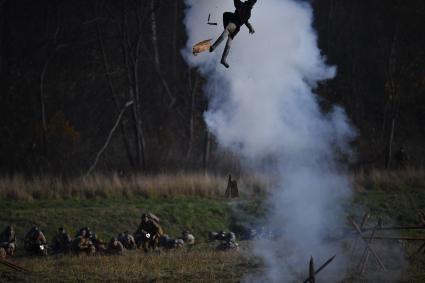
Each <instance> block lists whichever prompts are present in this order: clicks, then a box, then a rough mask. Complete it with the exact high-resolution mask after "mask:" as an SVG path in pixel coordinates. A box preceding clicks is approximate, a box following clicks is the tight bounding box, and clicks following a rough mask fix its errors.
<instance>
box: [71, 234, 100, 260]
mask: <svg viewBox="0 0 425 283" xmlns="http://www.w3.org/2000/svg"><path fill="white" fill-rule="evenodd" d="M71 248H72V251H73V252H74V253H76V254H80V253H86V254H89V255H92V254H94V253H96V247H95V246H94V244H93V243H92V241H91V240H90V237H89V235H88V233H87V230H86V229H80V231H78V233H77V236H76V237H75V239H74V240H73V241H72V244H71Z"/></svg>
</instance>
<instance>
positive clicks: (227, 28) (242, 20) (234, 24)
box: [210, 0, 257, 68]
mask: <svg viewBox="0 0 425 283" xmlns="http://www.w3.org/2000/svg"><path fill="white" fill-rule="evenodd" d="M233 1H234V4H235V8H236V11H235V12H234V13H231V12H226V13H224V14H223V25H224V31H223V33H222V34H221V36H220V37H219V38H218V39H217V41H216V42H215V43H214V44H213V45H212V46H211V47H210V52H213V51H214V50H215V49H216V48H217V47H218V46H219V45H220V43H221V42H223V40H224V39H225V38H226V37H227V43H226V47H225V48H224V52H223V56H222V57H221V64H223V66H225V67H226V68H229V64H228V63H227V55H229V51H230V48H231V46H232V41H233V39H234V38H235V36H236V35H237V34H238V32H239V31H240V29H241V26H243V25H246V26H247V28H248V29H249V33H251V34H253V33H254V32H255V30H254V28H253V27H252V25H251V23H250V22H249V18H250V17H251V10H252V8H253V7H254V5H255V3H256V2H257V0H247V1H245V2H242V1H241V0H233Z"/></svg>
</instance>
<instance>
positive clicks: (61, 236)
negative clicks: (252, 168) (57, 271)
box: [52, 227, 72, 253]
mask: <svg viewBox="0 0 425 283" xmlns="http://www.w3.org/2000/svg"><path fill="white" fill-rule="evenodd" d="M71 243H72V238H71V236H70V235H69V234H68V233H67V232H66V230H65V229H64V228H62V227H60V228H59V229H58V233H57V234H56V235H55V237H54V238H53V241H52V250H53V252H54V253H68V252H69V251H70V249H71Z"/></svg>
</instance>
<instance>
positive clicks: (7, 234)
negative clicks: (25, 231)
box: [0, 226, 16, 256]
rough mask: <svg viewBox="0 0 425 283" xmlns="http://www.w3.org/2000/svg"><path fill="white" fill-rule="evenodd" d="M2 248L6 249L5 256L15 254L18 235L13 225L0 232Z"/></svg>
mask: <svg viewBox="0 0 425 283" xmlns="http://www.w3.org/2000/svg"><path fill="white" fill-rule="evenodd" d="M0 248H3V249H4V252H5V256H6V255H8V256H13V255H14V253H15V249H16V235H15V231H13V228H12V226H7V227H6V229H4V230H3V232H2V233H1V234H0Z"/></svg>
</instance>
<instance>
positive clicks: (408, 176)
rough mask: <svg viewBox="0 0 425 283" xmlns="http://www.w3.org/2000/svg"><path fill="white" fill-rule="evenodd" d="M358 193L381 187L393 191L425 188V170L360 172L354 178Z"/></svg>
mask: <svg viewBox="0 0 425 283" xmlns="http://www.w3.org/2000/svg"><path fill="white" fill-rule="evenodd" d="M353 179H354V180H353V181H354V182H353V184H354V187H355V190H356V191H362V190H364V189H365V188H366V189H367V188H373V187H376V186H379V187H381V188H388V189H392V188H394V187H403V186H407V187H424V186H425V169H423V168H421V169H414V168H407V169H404V170H378V169H376V170H371V171H368V172H366V171H360V172H357V173H356V174H355V175H354V176H353Z"/></svg>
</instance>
